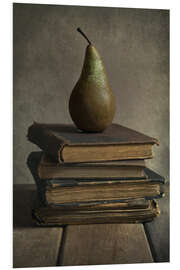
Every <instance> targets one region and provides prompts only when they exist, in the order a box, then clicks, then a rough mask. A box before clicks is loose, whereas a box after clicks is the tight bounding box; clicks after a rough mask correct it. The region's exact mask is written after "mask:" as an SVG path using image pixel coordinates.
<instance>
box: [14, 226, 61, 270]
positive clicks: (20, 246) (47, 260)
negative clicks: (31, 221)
mask: <svg viewBox="0 0 180 270" xmlns="http://www.w3.org/2000/svg"><path fill="white" fill-rule="evenodd" d="M61 235H62V228H36V227H34V228H33V227H32V228H27V227H25V228H16V229H14V233H13V267H40V266H43V267H46V266H56V263H57V258H58V253H59V246H60V241H61Z"/></svg>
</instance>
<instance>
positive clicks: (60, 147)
mask: <svg viewBox="0 0 180 270" xmlns="http://www.w3.org/2000/svg"><path fill="white" fill-rule="evenodd" d="M27 137H28V139H29V141H31V142H32V143H35V144H36V145H38V146H39V147H40V148H41V149H42V150H43V151H44V152H45V153H46V154H47V155H49V156H50V157H52V159H54V160H55V161H58V162H59V163H79V162H102V161H113V160H128V159H146V158H152V157H153V153H152V146H153V145H154V144H157V145H158V144H159V143H158V140H157V139H155V138H152V137H149V136H147V135H144V134H142V133H140V132H137V131H135V130H132V129H130V128H127V127H123V126H121V125H118V124H112V125H111V126H109V127H108V128H107V129H106V130H105V131H104V132H102V133H85V132H82V131H80V130H78V129H77V128H76V127H75V126H73V125H68V124H39V123H34V124H33V125H31V126H30V127H29V129H28V134H27Z"/></svg>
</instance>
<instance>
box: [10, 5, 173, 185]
mask: <svg viewBox="0 0 180 270" xmlns="http://www.w3.org/2000/svg"><path fill="white" fill-rule="evenodd" d="M78 26H80V27H81V28H82V29H83V30H84V31H85V33H87V35H88V37H89V39H90V40H91V41H92V42H93V43H94V45H95V47H96V48H97V50H98V51H99V53H100V55H101V57H102V59H103V61H104V65H105V68H106V71H107V74H108V78H109V81H110V84H111V87H112V89H113V91H114V94H115V97H116V114H115V118H114V122H116V123H119V124H122V125H125V126H128V127H130V128H134V129H136V130H138V131H141V132H143V133H145V134H147V135H150V136H153V137H156V138H158V139H159V140H160V146H159V147H155V149H154V154H155V157H154V159H153V160H151V161H148V165H149V166H150V167H151V168H152V169H154V170H156V171H157V172H159V173H160V174H162V175H164V176H165V177H167V178H168V175H169V11H168V10H150V9H149V10H144V9H125V8H103V7H98V8H96V7H73V6H56V5H54V6H53V5H37V4H35V5H32V4H14V8H13V48H14V49H13V50H14V51H13V58H14V59H13V73H14V76H13V77H14V79H13V88H14V91H13V93H14V182H15V183H33V179H32V176H31V174H30V172H29V170H28V168H27V167H26V159H27V157H28V154H29V153H30V152H31V151H36V150H38V147H36V146H35V145H33V144H31V143H30V142H28V141H27V139H26V134H27V128H28V126H29V125H31V124H32V122H33V121H37V122H44V123H71V118H70V116H69V112H68V100H69V96H70V93H71V91H72V89H73V87H74V85H75V83H76V81H77V79H78V77H79V75H80V72H81V68H82V63H83V59H84V53H85V48H86V45H87V43H86V41H85V40H84V39H83V38H82V37H81V35H80V34H79V33H78V32H77V31H76V28H77V27H78Z"/></svg>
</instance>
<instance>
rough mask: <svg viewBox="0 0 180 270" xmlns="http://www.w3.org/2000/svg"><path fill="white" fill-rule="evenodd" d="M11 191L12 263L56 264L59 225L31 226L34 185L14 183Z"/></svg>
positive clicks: (60, 229) (34, 194) (15, 265)
mask: <svg viewBox="0 0 180 270" xmlns="http://www.w3.org/2000/svg"><path fill="white" fill-rule="evenodd" d="M13 191H14V192H13V223H14V230H13V267H34V266H35V267H40V266H44V267H45V266H56V263H57V258H58V255H59V254H58V253H59V248H60V242H61V237H62V232H63V229H62V228H40V227H36V226H34V222H33V220H32V217H31V210H32V206H33V201H34V200H35V198H36V187H35V185H28V184H27V185H15V186H14V190H13Z"/></svg>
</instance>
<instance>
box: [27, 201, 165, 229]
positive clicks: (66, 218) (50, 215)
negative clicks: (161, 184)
mask: <svg viewBox="0 0 180 270" xmlns="http://www.w3.org/2000/svg"><path fill="white" fill-rule="evenodd" d="M159 214H160V210H159V207H158V204H157V202H156V201H155V200H150V201H148V205H147V207H145V208H142V209H141V208H128V209H122V208H118V209H111V210H107V209H105V210H97V211H95V210H91V211H88V210H77V211H63V210H60V209H59V208H58V207H53V208H51V207H44V206H40V207H36V208H34V209H33V211H32V216H33V219H34V221H35V223H36V224H37V225H40V226H59V225H70V224H71V225H72V224H92V223H93V224H95V223H140V222H149V221H152V220H153V219H154V218H155V217H157V216H158V215H159Z"/></svg>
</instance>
